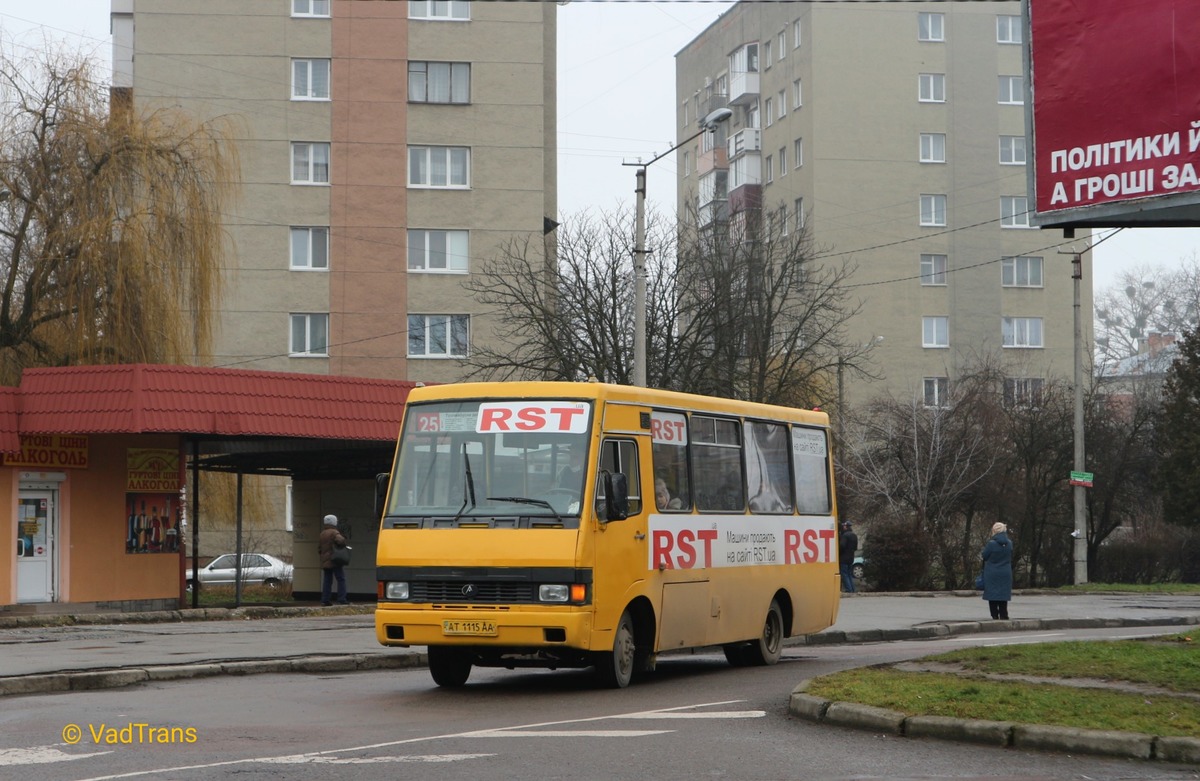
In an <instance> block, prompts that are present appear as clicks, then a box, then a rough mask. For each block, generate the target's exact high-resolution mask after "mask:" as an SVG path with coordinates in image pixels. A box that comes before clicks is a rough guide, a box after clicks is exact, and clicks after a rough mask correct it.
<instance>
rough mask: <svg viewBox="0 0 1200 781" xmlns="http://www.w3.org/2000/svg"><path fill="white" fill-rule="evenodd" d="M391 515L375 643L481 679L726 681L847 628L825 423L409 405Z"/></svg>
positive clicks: (585, 396)
mask: <svg viewBox="0 0 1200 781" xmlns="http://www.w3.org/2000/svg"><path fill="white" fill-rule="evenodd" d="M381 485H386V486H387V489H386V496H385V497H384V496H381V498H380V501H381V504H382V510H381V516H382V520H381V528H380V532H379V545H378V561H377V565H378V567H377V572H378V580H379V602H378V606H377V609H376V612H375V633H376V637H377V638H378V640H379V642H380V643H382V644H383V645H388V646H409V645H417V646H428V652H429V653H428V657H429V669H430V672H431V674H432V676H433V679H434V681H435V682H436V683H437V684H438V685H440V686H451V687H453V686H461V685H463V684H464V683H466V680H467V678H468V676H469V675H470V673H471V668H472V667H473V666H486V667H508V668H516V667H550V668H558V667H566V668H582V667H594V668H595V672H596V673H597V675H598V677H599V679H600V681H601V682H602V683H603V684H605V685H608V686H612V687H624V686H626V685H628V684H629V682H630V680H631V679H632V678H633V677H634V676H635V675H637V674H640V673H645V672H649V671H652V670H653V669H654V665H655V660H656V657H657V655H658V654H661V653H663V652H667V651H673V650H677V649H684V648H696V647H703V646H720V647H722V648H723V649H724V652H725V655H726V657H727V658H728V659H729V662H730V663H731V664H733V665H739V666H740V665H767V664H774V663H775V662H776V661H778V660H779V657H780V654H781V652H782V648H783V640H784V638H786V637H789V636H792V635H800V634H809V633H813V632H818V631H820V630H822V629H826V628H828V627H829V626H831V625H832V624H833V623H834V621H835V620H836V619H837V612H838V603H839V576H838V565H837V551H838V545H837V531H836V523H835V507H834V476H833V466H832V459H831V458H830V436H829V419H828V416H827V415H826V414H825V413H822V412H814V411H810V410H800V409H792V408H787V407H776V406H769V405H764V404H752V403H746V402H738V401H730V400H727V399H717V398H708V397H703V396H695V395H689V394H683V393H673V392H668V391H659V390H654V389H649V388H634V387H628V386H621V385H606V384H601V383H556V382H503V383H463V384H451V385H439V386H434V387H424V388H416V389H414V390H413V391H412V392H411V393H410V395H409V397H408V403H407V406H406V410H405V416H404V422H403V425H402V427H401V433H400V439H399V443H398V446H397V450H396V459H395V463H394V465H393V469H392V472H391V477H390V481H384V482H381Z"/></svg>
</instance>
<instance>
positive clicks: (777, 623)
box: [745, 599, 783, 667]
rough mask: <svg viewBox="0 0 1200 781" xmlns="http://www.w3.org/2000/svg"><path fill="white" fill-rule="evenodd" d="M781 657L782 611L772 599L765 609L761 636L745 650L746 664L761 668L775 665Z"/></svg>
mask: <svg viewBox="0 0 1200 781" xmlns="http://www.w3.org/2000/svg"><path fill="white" fill-rule="evenodd" d="M781 656H783V611H782V610H781V609H780V608H779V602H777V601H776V600H774V599H772V600H771V607H769V608H767V620H766V621H765V622H764V623H763V630H762V636H761V637H759V638H758V640H755V641H754V642H752V643H750V645H749V646H748V647H747V648H746V662H745V663H746V664H750V665H754V666H757V667H761V666H764V665H769V664H775V663H776V662H778V661H779V657H781Z"/></svg>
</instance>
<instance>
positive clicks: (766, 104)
mask: <svg viewBox="0 0 1200 781" xmlns="http://www.w3.org/2000/svg"><path fill="white" fill-rule="evenodd" d="M774 108H775V103H774V101H772V100H771V99H770V98H767V99H766V100H764V101H763V113H764V114H766V115H767V127H770V126H771V125H774V124H775V112H774V111H773V109H774Z"/></svg>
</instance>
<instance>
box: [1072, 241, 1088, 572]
mask: <svg viewBox="0 0 1200 781" xmlns="http://www.w3.org/2000/svg"><path fill="white" fill-rule="evenodd" d="M1070 254H1071V279H1072V282H1073V284H1074V287H1075V461H1074V467H1073V469H1074V471H1075V472H1076V473H1082V472H1085V471H1086V470H1087V464H1086V463H1085V461H1086V459H1085V451H1084V446H1083V444H1084V443H1083V314H1082V307H1081V305H1080V300H1079V299H1080V292H1079V288H1080V285H1081V283H1082V281H1083V257H1082V256H1081V255H1080V254H1079V253H1078V252H1076V251H1074V249H1073V248H1072V252H1071V253H1070ZM1071 482H1072V484H1073V486H1072V491H1073V498H1074V501H1075V530H1074V531H1072V532H1071V537H1073V538H1074V542H1075V545H1074V559H1075V583H1076V585H1078V584H1082V583H1087V582H1088V565H1087V552H1088V549H1087V493H1086V491H1087V487H1086V486H1085V485H1084V484H1083V482H1082V481H1078V480H1072V481H1071Z"/></svg>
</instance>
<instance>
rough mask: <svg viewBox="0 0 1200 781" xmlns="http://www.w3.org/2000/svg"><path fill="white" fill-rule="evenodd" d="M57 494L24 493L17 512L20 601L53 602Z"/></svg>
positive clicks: (18, 590)
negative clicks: (55, 499)
mask: <svg viewBox="0 0 1200 781" xmlns="http://www.w3.org/2000/svg"><path fill="white" fill-rule="evenodd" d="M54 494H55V492H54V491H25V490H23V491H21V495H20V503H19V505H18V509H17V602H53V601H54V568H55V561H56V559H55V550H54V542H55V539H54V538H55V528H54V526H55V521H56V513H55V506H54V504H55V502H54Z"/></svg>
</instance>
